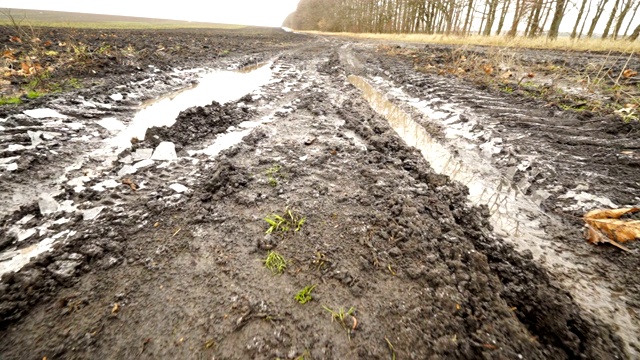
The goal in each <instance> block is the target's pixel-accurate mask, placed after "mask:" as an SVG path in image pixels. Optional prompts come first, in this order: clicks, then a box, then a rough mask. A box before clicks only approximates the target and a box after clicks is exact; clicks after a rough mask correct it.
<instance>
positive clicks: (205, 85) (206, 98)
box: [0, 64, 272, 275]
mask: <svg viewBox="0 0 640 360" xmlns="http://www.w3.org/2000/svg"><path fill="white" fill-rule="evenodd" d="M268 65H269V64H257V65H252V66H248V67H245V68H242V69H240V70H237V71H215V72H212V73H209V74H205V75H204V76H202V77H201V78H200V79H199V83H198V84H197V85H195V86H192V87H188V88H186V89H182V90H180V91H177V92H174V93H171V94H167V95H165V96H162V97H160V98H158V99H156V100H154V101H151V102H149V103H146V104H145V105H144V108H143V109H142V110H141V111H139V112H138V113H137V114H136V115H135V116H134V118H133V119H132V120H131V122H130V123H129V124H128V125H127V126H126V127H125V126H124V125H123V124H122V123H121V122H120V121H119V120H118V119H116V118H104V119H102V120H100V121H98V124H100V125H101V126H103V127H105V128H106V129H108V130H109V131H111V132H113V133H115V135H114V137H112V138H110V139H107V140H106V144H107V146H106V147H105V148H102V149H98V150H96V151H94V152H92V153H91V155H92V156H96V155H97V156H98V157H102V156H105V157H107V158H109V157H114V156H115V155H117V154H118V153H119V152H120V151H122V150H124V149H126V148H129V147H130V146H131V139H132V138H138V139H143V138H144V135H145V133H146V131H147V129H148V128H149V127H153V126H171V125H172V124H173V123H174V122H175V121H176V118H177V117H178V115H179V114H180V112H181V111H183V110H186V109H188V108H190V107H193V106H204V105H208V104H210V103H211V102H212V101H217V102H219V103H221V104H224V103H226V102H229V101H233V100H237V99H239V98H240V97H242V96H244V95H246V94H249V93H251V92H252V91H254V90H256V89H258V88H259V87H261V86H263V85H266V84H268V83H269V82H270V81H271V78H272V70H271V69H270V67H269V66H268ZM25 113H26V112H25ZM26 114H27V115H29V116H31V117H57V116H58V115H57V114H58V113H57V112H55V111H53V110H51V109H39V110H38V111H32V112H29V113H26ZM62 116H64V115H62ZM265 121H268V119H261V120H259V121H256V122H247V123H242V124H240V125H239V128H241V131H230V132H228V133H225V134H222V135H221V136H220V137H219V138H218V139H216V142H215V143H214V144H212V145H211V146H209V147H208V148H206V149H204V150H203V151H201V153H205V154H208V155H212V156H214V155H216V154H218V153H219V152H220V151H222V150H223V149H225V148H228V147H230V146H232V145H234V144H236V143H239V142H240V141H241V139H242V137H244V136H246V135H247V134H248V132H249V131H250V128H252V127H254V126H257V125H259V124H261V123H263V122H265ZM111 160H113V159H111ZM145 161H147V162H151V164H149V163H146V164H144V162H145ZM107 163H110V161H109V160H108V161H107ZM153 163H154V162H153V161H151V160H142V161H141V162H139V163H136V164H133V165H132V168H135V167H136V165H143V164H144V165H145V166H149V165H153ZM0 166H5V167H6V166H7V165H5V164H0ZM74 169H75V167H74ZM71 170H72V169H71ZM64 177H65V175H63V178H64ZM88 179H89V177H87V179H86V180H88ZM73 180H74V179H71V181H73ZM109 181H111V182H114V180H112V179H110V180H106V181H104V182H103V183H105V185H104V186H100V187H99V188H100V189H103V188H104V187H113V184H111V183H108V182H109ZM101 184H102V183H101ZM115 184H116V185H119V182H115ZM77 185H78V186H77V189H78V190H80V191H82V190H84V187H83V186H82V185H81V184H77ZM49 195H51V194H49ZM23 200H24V199H20V201H18V202H20V203H23V202H24V201H23ZM58 211H59V210H58ZM98 215H99V212H98V213H96V214H95V216H98ZM85 219H86V217H85ZM16 230H17V231H18V232H19V233H27V232H31V230H32V229H22V228H21V227H19V226H18V228H17V229H16ZM63 235H66V234H62V235H60V234H59V236H58V235H55V236H52V237H48V238H45V239H43V240H40V241H39V242H38V243H35V244H33V245H31V246H29V247H25V248H21V249H15V248H9V249H7V250H5V251H3V252H2V253H0V275H2V274H4V273H6V272H9V271H18V270H20V269H21V268H22V267H23V266H24V265H26V264H27V263H28V262H29V259H31V258H32V257H35V256H38V255H39V254H41V253H43V252H46V251H49V250H51V248H52V246H53V245H54V244H55V243H57V242H58V241H62V240H63V239H64V238H66V237H64V236H63Z"/></svg>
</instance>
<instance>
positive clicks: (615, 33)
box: [612, 0, 633, 40]
mask: <svg viewBox="0 0 640 360" xmlns="http://www.w3.org/2000/svg"><path fill="white" fill-rule="evenodd" d="M631 5H633V1H632V0H627V1H626V2H625V3H624V5H623V6H622V10H621V11H620V15H618V20H617V21H616V26H615V27H614V28H613V34H612V35H613V38H614V39H616V40H617V39H618V35H619V33H620V28H622V22H623V21H624V18H625V17H627V14H628V13H629V10H631Z"/></svg>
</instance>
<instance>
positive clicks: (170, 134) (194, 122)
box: [144, 101, 254, 150]
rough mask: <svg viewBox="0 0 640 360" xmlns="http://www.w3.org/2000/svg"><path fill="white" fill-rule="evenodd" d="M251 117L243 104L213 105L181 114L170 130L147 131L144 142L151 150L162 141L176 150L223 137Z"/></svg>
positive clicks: (155, 128)
mask: <svg viewBox="0 0 640 360" xmlns="http://www.w3.org/2000/svg"><path fill="white" fill-rule="evenodd" d="M253 114H254V113H253V112H252V111H251V110H250V109H249V108H248V107H247V106H245V105H244V103H243V106H238V103H235V102H232V103H227V104H225V105H220V104H219V103H218V102H216V101H214V102H212V103H211V104H209V105H206V106H196V107H192V108H189V109H187V110H184V111H182V112H180V114H179V115H178V117H177V118H176V122H175V123H174V124H173V125H171V126H162V127H150V128H149V129H147V132H146V134H145V137H144V140H145V142H147V143H148V144H150V145H151V146H154V147H155V146H157V145H158V144H159V143H160V142H162V141H171V142H173V143H175V144H176V149H178V150H179V149H181V148H183V147H185V146H187V145H189V144H195V143H197V142H198V141H200V140H202V139H204V138H206V137H209V136H211V135H216V134H220V133H223V132H225V131H227V129H228V128H230V127H231V126H236V125H238V124H240V123H241V122H243V121H247V120H248V119H250V118H251V117H252V115H253Z"/></svg>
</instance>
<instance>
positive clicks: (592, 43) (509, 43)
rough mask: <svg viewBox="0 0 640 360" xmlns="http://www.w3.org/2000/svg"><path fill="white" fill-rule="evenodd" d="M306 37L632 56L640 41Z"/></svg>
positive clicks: (362, 35)
mask: <svg viewBox="0 0 640 360" xmlns="http://www.w3.org/2000/svg"><path fill="white" fill-rule="evenodd" d="M303 32H304V33H308V34H316V35H324V36H345V37H350V38H356V39H370V40H387V41H400V42H414V43H426V44H447V45H481V46H499V47H506V48H522V49H547V50H573V51H599V52H606V51H615V52H622V53H631V52H639V51H640V42H637V41H634V42H631V41H627V40H611V39H606V40H602V39H579V40H576V39H570V38H558V39H557V40H549V39H548V38H546V37H537V38H528V37H522V36H517V37H509V36H479V35H471V36H454V35H427V34H372V33H330V32H320V31H303Z"/></svg>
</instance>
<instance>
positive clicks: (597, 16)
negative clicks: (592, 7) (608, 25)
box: [587, 0, 609, 38]
mask: <svg viewBox="0 0 640 360" xmlns="http://www.w3.org/2000/svg"><path fill="white" fill-rule="evenodd" d="M608 2H609V0H600V1H599V2H598V5H596V14H595V15H594V16H593V19H591V26H589V31H588V32H587V37H588V38H591V37H592V36H593V32H594V30H595V29H596V25H597V24H598V20H600V16H602V12H603V11H604V7H605V5H607V3H608Z"/></svg>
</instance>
